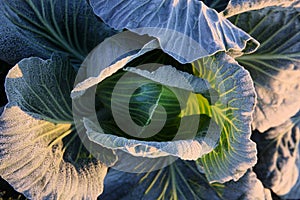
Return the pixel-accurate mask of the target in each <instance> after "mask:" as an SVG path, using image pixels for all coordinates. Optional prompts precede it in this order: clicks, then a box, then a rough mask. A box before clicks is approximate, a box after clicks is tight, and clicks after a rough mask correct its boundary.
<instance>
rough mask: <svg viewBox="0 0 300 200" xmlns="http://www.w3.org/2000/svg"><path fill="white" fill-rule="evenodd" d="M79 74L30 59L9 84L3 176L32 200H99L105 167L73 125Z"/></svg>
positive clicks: (0, 155) (56, 61)
mask: <svg viewBox="0 0 300 200" xmlns="http://www.w3.org/2000/svg"><path fill="white" fill-rule="evenodd" d="M75 75H76V73H75V72H74V69H73V68H72V66H71V64H70V63H69V61H68V59H67V58H61V57H59V56H57V55H55V56H52V57H51V59H48V60H42V59H40V58H35V57H32V58H28V59H24V60H22V61H21V62H19V63H18V64H17V65H16V66H15V67H13V68H12V69H11V70H10V72H9V74H8V76H7V79H6V85H5V86H6V92H7V95H8V100H9V103H8V104H7V105H6V107H5V109H4V112H3V113H2V115H1V118H0V143H1V145H0V175H1V176H2V177H3V178H4V179H5V180H6V181H8V182H9V183H10V184H11V185H12V186H13V187H14V189H15V190H17V191H19V192H21V193H23V194H24V195H25V196H26V197H27V198H30V199H72V198H73V199H95V198H96V197H97V196H98V195H99V194H100V193H101V192H102V189H103V179H104V177H105V174H106V171H107V166H105V165H104V164H103V163H101V162H100V161H98V160H96V159H95V158H92V157H91V156H90V154H89V152H88V151H87V150H86V149H85V147H84V146H83V144H82V142H81V140H80V139H79V137H78V134H77V132H76V131H75V127H74V124H73V121H72V111H71V105H72V104H71V98H70V92H71V89H72V83H73V82H74V80H75Z"/></svg>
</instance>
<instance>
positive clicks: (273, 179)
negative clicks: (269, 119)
mask: <svg viewBox="0 0 300 200" xmlns="http://www.w3.org/2000/svg"><path fill="white" fill-rule="evenodd" d="M299 125H300V113H298V114H297V115H295V116H294V117H292V118H291V119H290V120H288V121H286V122H285V123H283V124H282V125H280V126H278V127H275V128H271V129H269V130H268V131H266V132H264V133H263V134H261V133H258V132H256V133H254V134H253V140H254V141H255V142H256V143H257V144H258V159H259V162H258V163H257V165H255V167H254V171H255V172H256V173H257V176H258V177H259V179H260V180H262V182H263V184H264V186H265V187H266V188H270V189H272V191H273V192H275V193H276V194H277V195H285V194H287V193H288V192H289V191H290V190H291V188H292V187H293V186H294V185H295V183H296V181H297V178H298V176H299V171H298V166H297V162H296V160H297V158H298V156H299V148H298V146H299V142H300V129H299V127H300V126H299Z"/></svg>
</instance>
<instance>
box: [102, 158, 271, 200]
mask: <svg viewBox="0 0 300 200" xmlns="http://www.w3.org/2000/svg"><path fill="white" fill-rule="evenodd" d="M195 168H196V166H195V163H194V162H191V161H190V162H187V161H181V160H178V161H176V162H175V163H173V164H172V165H170V166H168V167H166V168H163V169H160V170H158V171H154V172H149V173H142V174H134V173H126V172H121V171H117V170H114V169H111V170H110V171H109V172H108V174H107V176H106V178H105V182H104V192H103V194H102V195H100V197H99V198H98V199H99V200H117V199H123V200H131V199H149V200H150V199H157V200H162V199H183V200H189V199H195V200H200V199H212V200H221V199H231V200H238V199H266V196H267V195H266V194H265V192H264V187H263V185H262V183H261V182H260V181H259V180H258V179H257V178H256V175H255V173H253V172H252V171H249V172H247V173H246V174H245V175H244V176H243V177H242V178H241V179H240V180H239V181H237V182H235V181H229V182H227V183H225V184H219V183H218V184H217V183H216V184H209V182H208V181H207V179H206V178H205V175H204V174H202V173H200V172H199V171H197V170H196V169H195Z"/></svg>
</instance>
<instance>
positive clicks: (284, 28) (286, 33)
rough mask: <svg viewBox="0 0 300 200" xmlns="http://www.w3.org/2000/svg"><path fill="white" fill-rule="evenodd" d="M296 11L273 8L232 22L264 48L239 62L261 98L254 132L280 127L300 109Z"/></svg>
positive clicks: (299, 26) (299, 20) (299, 22)
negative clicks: (248, 72) (248, 74)
mask: <svg viewBox="0 0 300 200" xmlns="http://www.w3.org/2000/svg"><path fill="white" fill-rule="evenodd" d="M299 15H300V14H299V10H297V9H295V8H281V7H270V8H265V9H261V10H257V11H250V12H245V13H243V14H240V15H237V16H234V17H232V18H231V19H230V20H231V21H232V22H234V23H235V24H236V25H237V26H239V27H241V28H242V29H244V30H245V31H247V32H248V33H249V34H250V35H252V36H253V37H254V38H256V39H257V40H258V41H259V42H260V43H261V46H260V47H259V49H258V50H257V51H256V52H255V53H253V54H249V55H243V56H241V57H238V58H236V59H237V61H238V62H239V63H240V64H241V65H242V66H244V67H245V68H246V69H247V70H249V71H250V74H251V76H252V78H253V80H254V83H255V89H256V92H257V95H258V103H257V106H256V108H255V112H254V117H253V118H254V121H253V129H258V130H259V131H260V132H264V131H266V130H268V129H269V128H271V127H276V126H279V125H280V124H282V123H284V122H285V121H287V120H288V119H289V118H290V117H292V116H294V115H295V114H296V113H297V112H298V110H299V109H300V99H299V96H300V32H299V30H300V17H299Z"/></svg>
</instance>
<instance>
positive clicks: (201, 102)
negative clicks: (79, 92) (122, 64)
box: [96, 71, 211, 141]
mask: <svg viewBox="0 0 300 200" xmlns="http://www.w3.org/2000/svg"><path fill="white" fill-rule="evenodd" d="M126 73H128V72H122V71H121V72H119V73H117V74H114V75H112V76H111V77H109V78H107V79H105V80H104V81H103V82H101V83H100V84H98V87H97V93H96V101H100V102H101V104H103V105H104V107H105V109H107V110H110V109H111V98H112V93H113V91H114V88H115V87H116V83H117V82H118V81H119V79H120V78H121V77H122V76H124V74H126ZM129 73H130V72H129ZM139 81H140V82H139V87H138V88H137V89H136V90H135V91H134V93H133V94H132V96H130V102H129V112H130V116H131V118H132V120H133V121H134V122H135V123H136V124H137V125H139V126H147V125H149V124H150V122H151V121H152V120H153V119H154V120H156V121H163V120H164V113H161V111H160V110H158V109H157V107H158V106H162V107H163V108H164V109H165V112H166V113H167V116H166V117H167V119H166V122H165V124H164V127H163V129H162V130H161V131H160V132H159V133H157V134H156V135H154V136H152V137H148V138H144V140H146V141H171V140H172V139H173V138H174V137H175V134H176V133H177V132H178V128H179V125H180V121H181V119H182V118H184V117H189V116H192V115H203V116H202V117H200V122H199V125H198V126H199V129H198V131H197V132H201V131H202V132H203V130H205V127H207V126H208V124H209V120H207V118H210V117H211V115H210V116H208V115H209V114H210V113H209V112H210V105H209V103H208V100H207V99H206V98H205V97H203V96H202V95H201V94H194V95H195V96H197V98H188V99H190V100H191V101H188V102H187V103H186V104H185V105H184V109H183V110H181V107H180V103H179V102H178V99H177V98H178V97H177V96H176V95H175V94H174V92H173V91H172V90H171V89H170V88H168V87H166V86H163V85H161V84H159V83H157V82H154V81H152V80H149V79H146V78H139ZM121 86H122V90H128V89H130V88H132V87H134V85H133V84H132V82H131V80H130V79H129V80H128V81H127V82H122V84H121ZM172 89H173V90H175V89H176V88H172ZM177 90H178V89H177ZM122 95H123V94H120V95H118V94H117V96H116V98H117V101H118V102H117V106H118V107H117V109H118V111H117V112H118V113H119V114H120V115H122V114H123V113H124V110H126V109H128V108H127V106H126V102H123V101H125V99H124V98H123V97H122ZM195 100H196V101H195ZM153 107H154V108H153ZM101 112H103V110H101ZM204 115H206V116H207V117H205V116H204ZM107 119H109V120H107ZM100 125H101V126H102V128H104V131H105V132H106V133H109V134H114V135H118V136H124V137H126V138H128V139H141V138H139V137H132V136H130V135H128V134H126V133H125V132H123V131H122V130H120V129H119V128H118V126H117V125H116V124H115V122H114V120H113V117H112V116H110V117H107V118H106V120H102V121H101V119H100ZM195 126H197V125H195ZM145 131H146V130H145ZM141 134H142V133H141ZM179 134H180V135H182V137H180V138H181V139H183V138H185V139H188V138H189V135H190V134H189V133H188V132H185V133H179Z"/></svg>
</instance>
